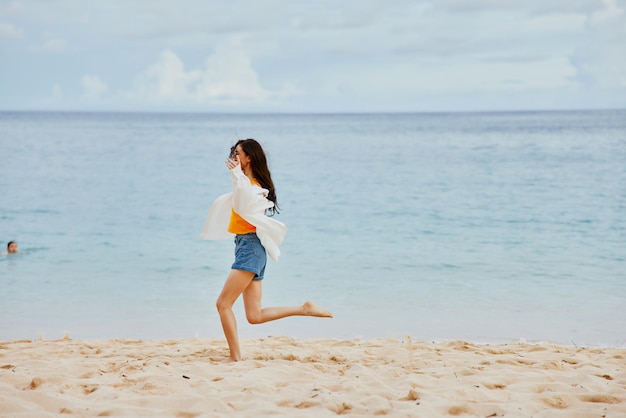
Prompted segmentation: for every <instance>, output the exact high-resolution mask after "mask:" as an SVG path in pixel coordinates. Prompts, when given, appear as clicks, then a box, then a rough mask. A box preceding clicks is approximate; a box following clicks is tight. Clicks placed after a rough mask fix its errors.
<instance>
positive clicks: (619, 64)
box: [571, 0, 626, 95]
mask: <svg viewBox="0 0 626 418" xmlns="http://www.w3.org/2000/svg"><path fill="white" fill-rule="evenodd" d="M603 4H604V6H605V7H604V9H602V10H599V11H596V12H595V13H593V14H591V15H590V17H589V25H588V28H587V30H588V36H587V41H586V42H585V43H582V44H580V45H579V46H578V47H577V48H576V49H575V51H574V53H573V54H572V55H571V62H572V64H573V65H574V66H575V67H576V77H575V79H576V80H577V81H578V82H579V83H580V85H581V86H582V87H583V88H584V89H587V90H589V89H594V88H599V89H605V90H613V91H614V92H615V88H618V90H617V91H619V90H620V89H619V88H620V87H621V88H622V89H623V88H624V87H626V52H625V51H626V50H625V49H624V48H625V47H624V42H625V40H626V14H625V13H624V11H623V10H622V9H620V8H619V7H617V4H616V3H615V1H614V0H604V1H603ZM620 93H621V94H622V95H624V94H626V92H624V90H621V91H620ZM618 94H619V93H618Z"/></svg>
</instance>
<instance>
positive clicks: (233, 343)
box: [216, 269, 254, 361]
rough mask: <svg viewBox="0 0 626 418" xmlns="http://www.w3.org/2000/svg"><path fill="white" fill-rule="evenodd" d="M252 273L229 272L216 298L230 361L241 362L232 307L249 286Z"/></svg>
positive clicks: (241, 271)
mask: <svg viewBox="0 0 626 418" xmlns="http://www.w3.org/2000/svg"><path fill="white" fill-rule="evenodd" d="M253 277H254V273H251V272H249V271H243V270H235V269H233V270H231V271H230V274H229V275H228V278H227V279H226V283H224V288H222V293H220V295H219V297H218V298H217V302H216V306H217V311H218V312H219V314H220V321H221V322H222V329H223V330H224V336H225V337H226V341H227V342H228V349H229V350H230V357H229V360H230V361H239V360H241V350H240V349H239V337H238V336H237V320H236V319H235V314H234V313H233V309H232V308H233V305H234V304H235V301H236V300H237V298H238V297H239V295H241V293H242V292H244V290H245V289H246V288H247V287H248V286H249V285H250V282H252V278H253Z"/></svg>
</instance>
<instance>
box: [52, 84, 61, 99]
mask: <svg viewBox="0 0 626 418" xmlns="http://www.w3.org/2000/svg"><path fill="white" fill-rule="evenodd" d="M52 98H53V99H61V98H63V89H62V88H61V86H60V85H59V84H58V83H55V84H54V85H53V86H52Z"/></svg>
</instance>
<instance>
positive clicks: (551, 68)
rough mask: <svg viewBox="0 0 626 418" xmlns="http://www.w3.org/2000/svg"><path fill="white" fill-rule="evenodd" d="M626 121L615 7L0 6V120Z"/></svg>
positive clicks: (123, 1)
mask: <svg viewBox="0 0 626 418" xmlns="http://www.w3.org/2000/svg"><path fill="white" fill-rule="evenodd" d="M598 108H602V109H605V108H626V0H550V1H546V0H432V1H420V0H415V1H409V0H344V1H341V0H332V1H329V0H318V1H301V0H292V1H289V0H255V1H252V0H239V1H233V0H223V1H222V0H219V1H216V0H177V1H171V0H168V1H165V0H145V1H141V0H108V1H86V0H24V1H20V0H15V1H11V0H0V110H69V111H75V110H76V111H81V110H84V111H174V112H227V113H238V112H262V113H272V112H281V113H282V112H295V113H304V112H315V113H320V112H322V113H326V112H439V111H508V110H552V109H598Z"/></svg>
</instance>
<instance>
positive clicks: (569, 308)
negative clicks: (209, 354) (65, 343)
mask: <svg viewBox="0 0 626 418" xmlns="http://www.w3.org/2000/svg"><path fill="white" fill-rule="evenodd" d="M244 137H254V138H256V139H258V140H259V141H260V142H261V143H262V144H263V145H264V147H265V149H266V151H267V153H268V155H269V161H270V167H271V169H272V174H273V177H274V182H275V183H276V186H277V192H278V199H279V204H280V206H281V208H282V211H281V213H280V215H278V216H277V219H279V220H281V221H283V222H285V223H286V224H287V226H288V227H289V233H288V235H287V238H286V240H285V242H284V244H283V246H282V253H283V254H282V256H281V259H280V262H279V263H273V262H271V261H270V262H269V263H270V264H269V265H268V269H267V278H266V280H265V281H264V296H263V300H264V304H265V305H267V306H269V305H292V304H300V303H302V302H303V301H304V300H306V299H311V300H313V301H315V302H316V303H317V304H318V305H321V306H323V307H325V308H327V309H329V310H331V311H333V313H334V314H335V318H334V319H332V320H324V319H313V318H287V319H284V320H281V321H277V322H274V323H270V324H264V325H254V326H253V325H249V324H247V323H246V322H245V316H244V315H243V309H242V306H241V303H240V302H239V303H238V304H237V306H236V309H237V315H238V318H239V332H240V334H241V336H242V337H244V338H251V337H263V336H268V335H290V336H294V337H336V338H354V337H363V338H374V337H404V336H406V335H411V336H412V337H413V338H414V339H424V340H448V339H465V340H469V341H473V342H503V341H504V342H506V341H517V340H520V339H525V340H528V341H554V342H560V343H567V344H570V343H574V344H589V345H614V346H624V345H626V309H625V306H626V111H623V110H619V111H618V110H616V111H594V112H519V113H456V114H455V113H451V114H376V115H363V114H354V115H350V114H342V115H337V114H329V115H215V114H141V113H119V114H113V113H10V112H4V113H0V147H1V148H0V149H1V150H2V151H1V154H0V174H1V176H0V240H1V241H0V242H2V243H3V244H2V245H3V247H5V246H6V242H8V241H9V240H16V241H18V243H19V246H20V250H21V252H20V254H18V255H11V256H7V255H3V256H0V294H1V295H2V303H0V339H2V340H6V339H16V338H37V337H39V336H44V337H45V338H58V337H62V336H63V335H65V333H66V332H69V333H70V335H71V336H72V337H73V338H113V337H120V338H155V339H160V338H182V337H193V336H201V337H217V338H221V337H222V333H221V328H220V326H219V320H218V316H217V313H216V311H215V308H214V301H215V299H216V297H217V294H218V292H219V291H220V289H221V286H222V284H223V281H224V279H225V277H226V275H227V274H228V271H229V267H230V265H231V263H232V257H233V255H232V253H233V244H232V242H231V241H221V242H213V241H202V240H200V238H199V235H200V231H201V229H202V225H203V223H204V218H205V216H206V213H207V210H208V208H209V206H210V204H211V203H212V202H213V200H214V199H215V198H216V197H217V196H218V195H220V194H222V193H224V192H226V191H228V190H229V187H230V177H229V174H228V172H227V170H226V168H225V166H224V159H225V157H226V155H227V154H228V149H229V147H230V145H231V144H232V143H234V142H235V141H236V139H237V138H244ZM3 249H4V248H3Z"/></svg>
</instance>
